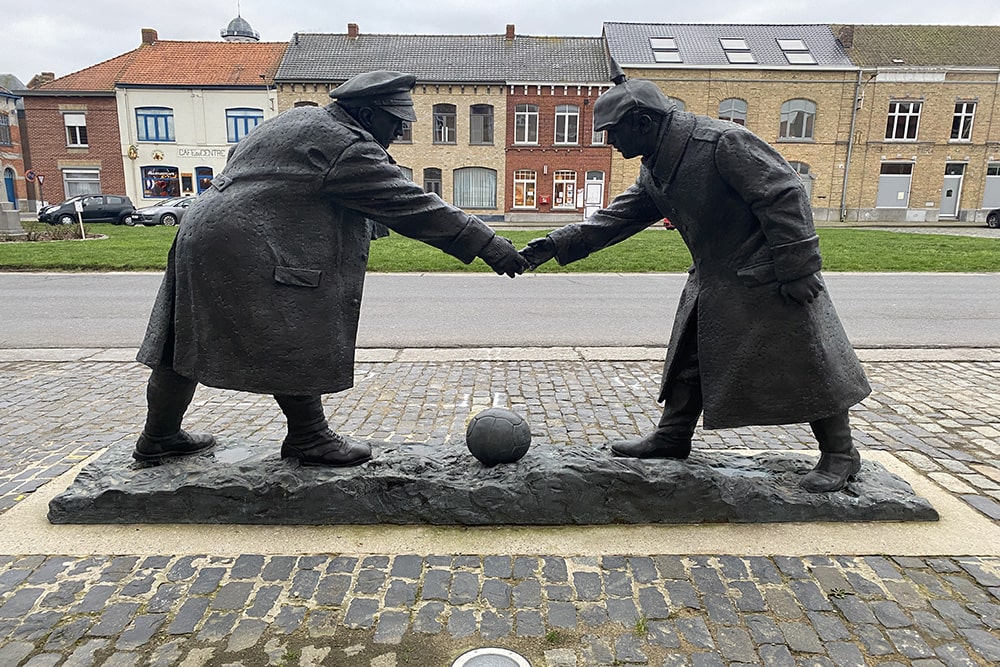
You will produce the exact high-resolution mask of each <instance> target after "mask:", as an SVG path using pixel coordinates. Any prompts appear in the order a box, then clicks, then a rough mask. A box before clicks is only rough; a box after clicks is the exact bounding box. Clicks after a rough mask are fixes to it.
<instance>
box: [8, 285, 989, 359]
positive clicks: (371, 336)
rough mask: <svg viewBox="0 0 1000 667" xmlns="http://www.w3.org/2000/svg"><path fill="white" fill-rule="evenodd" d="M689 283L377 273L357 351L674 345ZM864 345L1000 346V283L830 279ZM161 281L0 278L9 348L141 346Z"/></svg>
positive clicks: (855, 339)
mask: <svg viewBox="0 0 1000 667" xmlns="http://www.w3.org/2000/svg"><path fill="white" fill-rule="evenodd" d="M685 278H686V276H685V275H682V274H654V275H636V274H621V275H617V274H585V275H572V274H559V275H551V274H550V275H527V276H522V277H519V278H516V279H514V280H511V279H509V278H506V277H498V276H495V275H492V274H488V275H487V274H472V275H464V274H461V275H460V274H370V275H369V276H368V278H367V281H366V289H365V298H364V302H363V307H362V314H361V327H360V331H359V336H358V345H359V347H390V348H398V347H490V346H557V345H580V346H616V345H625V346H633V345H634V346H647V345H653V346H659V345H665V344H666V341H667V338H668V335H669V331H670V325H671V322H672V319H673V312H674V308H675V306H676V304H677V298H678V296H679V294H680V290H681V288H682V286H683V284H684V280H685ZM826 281H827V285H828V288H829V290H830V293H831V295H832V296H833V300H834V303H835V305H836V306H837V310H838V312H839V313H840V315H841V318H842V320H843V322H844V327H845V329H846V330H847V333H848V336H849V337H850V339H851V341H852V343H853V344H854V345H855V346H856V347H882V346H888V347H925V346H932V347H937V346H957V347H996V346H997V345H998V344H1000V298H998V295H1000V274H857V273H850V274H840V273H830V274H826ZM159 282H160V276H159V275H158V274H156V275H154V274H20V273H0V348H46V347H137V346H138V344H139V341H140V340H141V339H142V335H143V332H144V331H145V326H146V320H147V317H148V315H149V310H150V307H151V305H152V303H153V299H154V297H155V295H156V289H157V287H158V286H159Z"/></svg>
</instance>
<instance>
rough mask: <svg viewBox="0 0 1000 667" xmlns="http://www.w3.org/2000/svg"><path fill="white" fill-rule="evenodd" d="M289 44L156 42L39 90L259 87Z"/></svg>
mask: <svg viewBox="0 0 1000 667" xmlns="http://www.w3.org/2000/svg"><path fill="white" fill-rule="evenodd" d="M287 47H288V44H287V42H180V41H156V42H153V43H152V44H143V45H141V46H140V47H139V48H137V49H134V50H132V51H129V52H128V53H123V54H122V55H120V56H117V57H115V58H111V59H110V60H105V61H104V62H102V63H98V64H96V65H93V66H91V67H88V68H86V69H82V70H80V71H79V72H74V73H72V74H67V75H66V76H62V77H59V78H58V79H54V80H52V81H49V82H48V83H45V84H43V85H41V86H39V87H38V88H37V90H42V91H44V90H52V91H57V90H58V91H62V90H80V91H98V90H101V91H103V90H108V91H111V90H114V89H115V86H116V85H121V84H133V85H159V86H260V85H261V84H262V83H264V82H265V81H266V82H267V83H268V84H270V83H273V81H274V72H275V70H276V69H277V68H278V64H279V63H280V62H281V58H282V56H283V55H284V54H285V49H286V48H287ZM261 74H263V75H264V77H265V79H264V80H263V81H262V80H261V78H260V75H261Z"/></svg>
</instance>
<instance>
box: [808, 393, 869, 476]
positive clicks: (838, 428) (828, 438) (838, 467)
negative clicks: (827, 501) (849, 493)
mask: <svg viewBox="0 0 1000 667" xmlns="http://www.w3.org/2000/svg"><path fill="white" fill-rule="evenodd" d="M809 426H811V427H812V432H813V434H814V435H815V436H816V440H817V441H818V442H819V451H820V455H819V463H817V464H816V467H815V468H813V469H812V470H810V471H809V472H808V473H806V475H805V477H803V478H802V480H801V481H800V482H799V486H800V487H802V488H803V489H805V490H806V491H808V492H809V493H825V492H828V491H840V490H841V489H843V488H844V487H845V486H847V482H849V481H850V480H851V479H853V477H854V476H855V475H856V474H858V471H859V470H861V454H860V453H858V450H857V448H856V447H855V446H854V441H853V440H852V439H851V424H850V419H849V417H848V414H847V411H846V410H845V411H844V412H842V413H840V414H839V415H834V416H832V417H827V418H825V419H820V420H817V421H814V422H810V423H809Z"/></svg>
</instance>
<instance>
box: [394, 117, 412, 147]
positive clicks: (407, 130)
mask: <svg viewBox="0 0 1000 667" xmlns="http://www.w3.org/2000/svg"><path fill="white" fill-rule="evenodd" d="M401 131H402V134H401V135H400V137H399V138H398V139H396V141H395V143H397V144H412V143H413V124H412V123H410V121H408V120H404V121H403V129H402V130H401Z"/></svg>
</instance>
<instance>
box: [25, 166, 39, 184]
mask: <svg viewBox="0 0 1000 667" xmlns="http://www.w3.org/2000/svg"><path fill="white" fill-rule="evenodd" d="M35 176H37V174H36V173H35V170H34V169H29V170H28V171H26V172H24V180H26V181H28V182H29V183H30V182H32V181H33V180H35Z"/></svg>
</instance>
